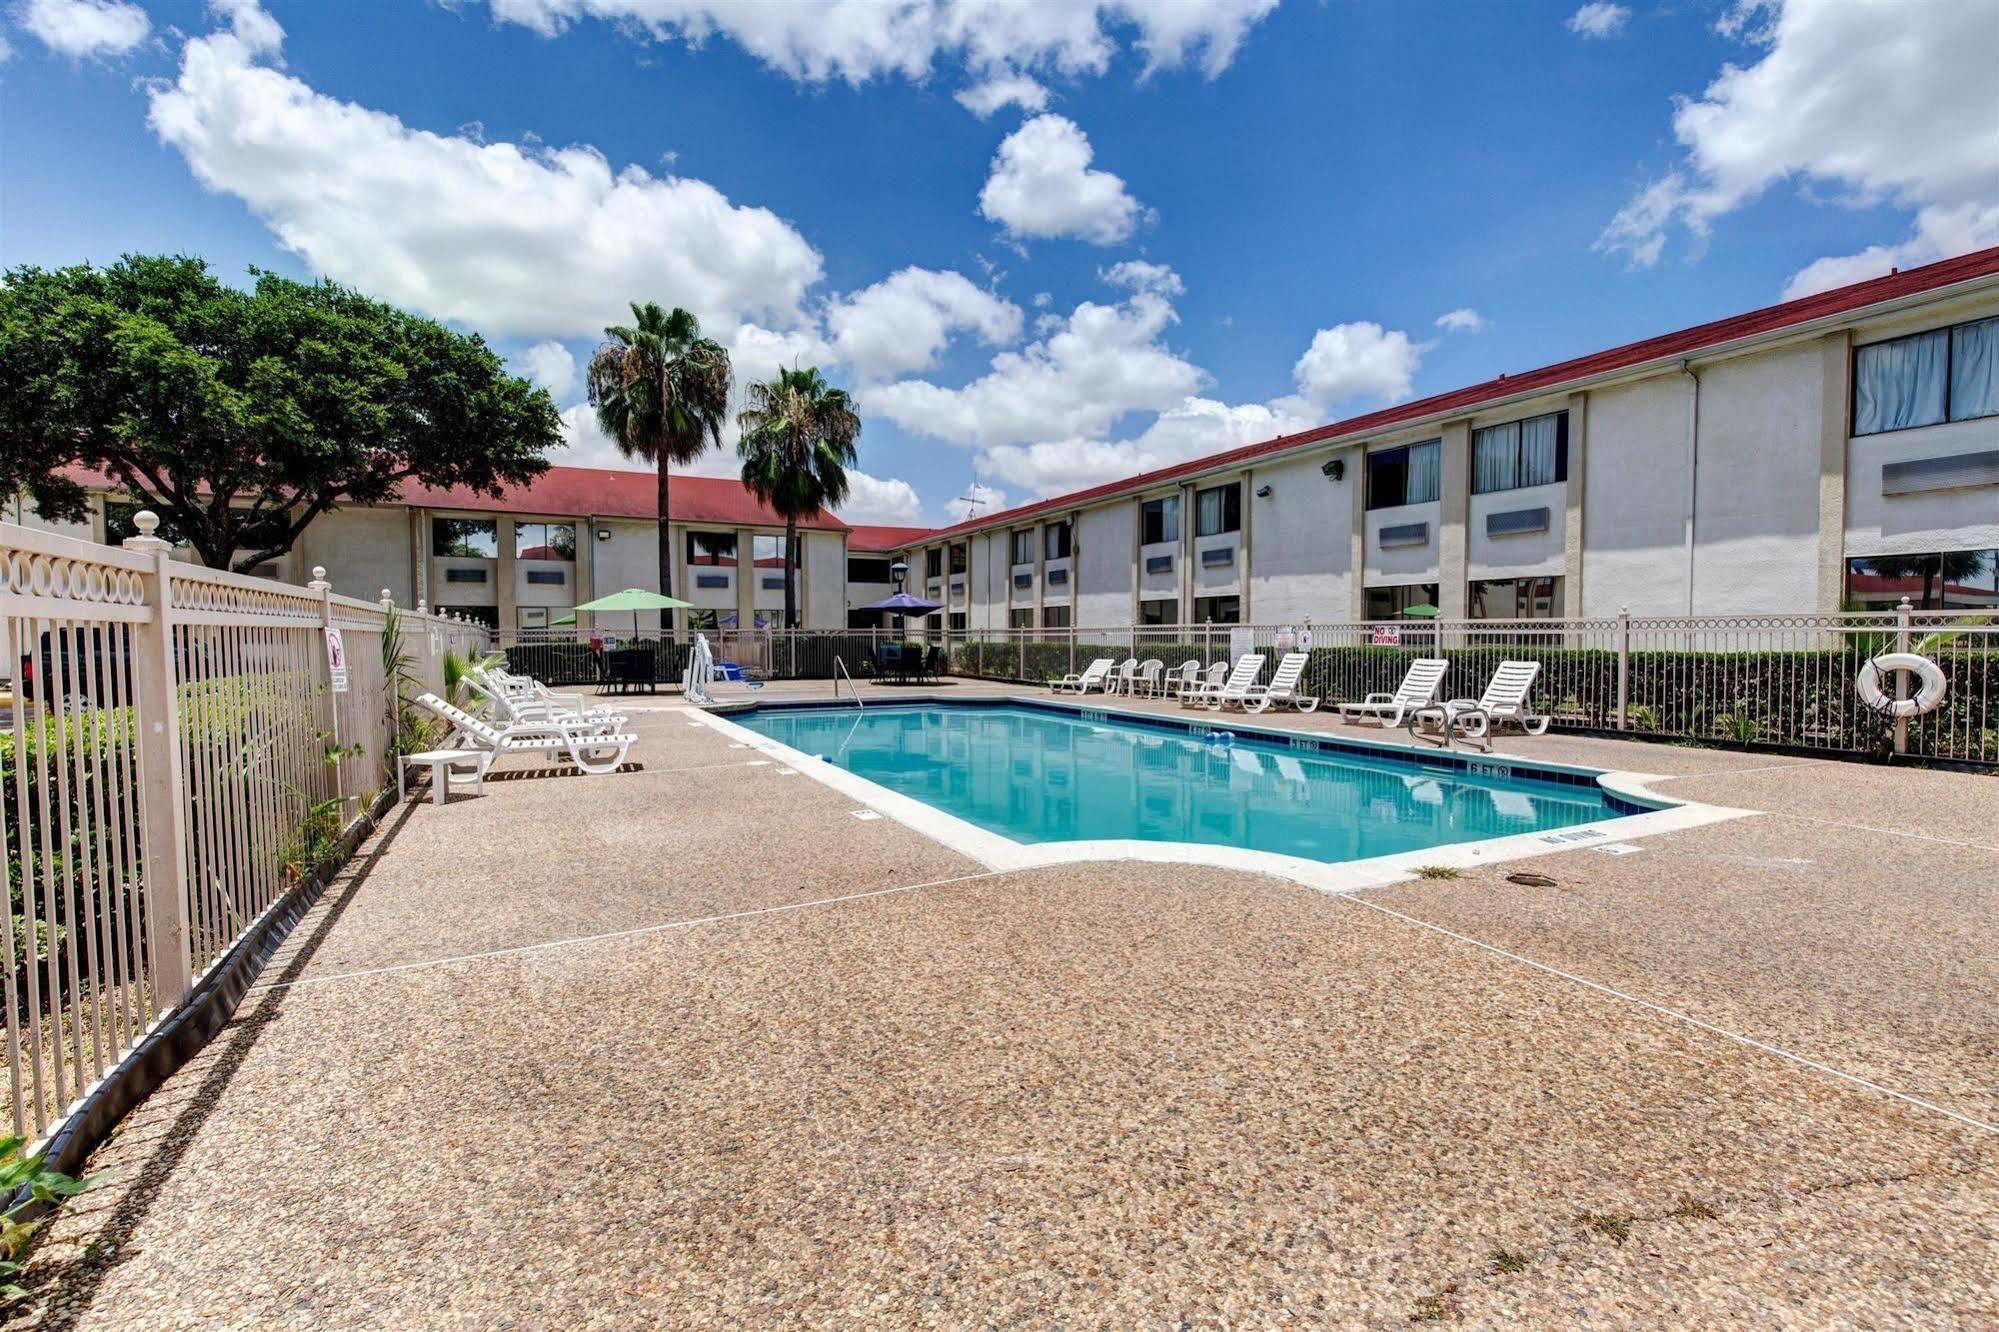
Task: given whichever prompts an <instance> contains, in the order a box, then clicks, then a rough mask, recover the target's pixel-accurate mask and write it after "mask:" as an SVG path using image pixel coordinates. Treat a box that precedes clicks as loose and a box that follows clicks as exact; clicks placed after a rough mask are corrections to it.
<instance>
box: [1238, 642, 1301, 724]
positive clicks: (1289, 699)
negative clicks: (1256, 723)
mask: <svg viewBox="0 0 1999 1332" xmlns="http://www.w3.org/2000/svg"><path fill="white" fill-rule="evenodd" d="M1311 659H1312V658H1311V655H1310V654H1309V653H1304V652H1287V653H1285V654H1284V655H1283V657H1281V658H1279V660H1278V662H1277V670H1276V671H1275V672H1274V673H1273V674H1272V675H1271V677H1270V683H1269V684H1267V685H1261V686H1257V687H1254V688H1252V689H1251V690H1250V691H1249V698H1248V700H1247V702H1246V704H1245V706H1246V708H1254V709H1255V710H1256V711H1258V712H1268V711H1270V709H1271V707H1272V705H1274V704H1278V703H1287V704H1289V705H1290V706H1292V707H1294V708H1296V709H1297V710H1298V711H1300V712H1314V711H1317V710H1318V707H1319V700H1318V699H1317V698H1315V697H1309V696H1307V695H1305V694H1301V693H1299V692H1298V686H1299V683H1300V682H1301V681H1302V680H1303V679H1304V678H1305V666H1306V664H1307V663H1309V662H1310V661H1311Z"/></svg>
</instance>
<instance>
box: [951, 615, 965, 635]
mask: <svg viewBox="0 0 1999 1332" xmlns="http://www.w3.org/2000/svg"><path fill="white" fill-rule="evenodd" d="M951 632H952V633H954V634H962V633H964V632H965V612H963V611H952V612H951Z"/></svg>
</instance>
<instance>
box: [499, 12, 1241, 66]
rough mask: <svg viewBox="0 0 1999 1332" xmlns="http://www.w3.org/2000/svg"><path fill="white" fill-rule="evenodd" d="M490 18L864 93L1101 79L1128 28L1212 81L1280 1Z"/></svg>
mask: <svg viewBox="0 0 1999 1332" xmlns="http://www.w3.org/2000/svg"><path fill="white" fill-rule="evenodd" d="M491 5H492V12H493V16H494V17H495V18H496V19H499V20H501V21H504V22H510V23H519V24H524V25H525V26H527V27H529V28H532V29H534V30H535V31H536V32H539V33H541V34H542V35H543V36H554V35H555V34H557V33H559V32H561V31H562V30H563V29H564V28H566V27H568V26H569V25H570V24H571V23H574V22H576V21H578V20H579V19H585V18H594V19H601V20H606V21H610V22H615V23H620V24H622V25H624V26H626V27H627V28H628V30H631V31H634V32H637V33H640V34H642V35H647V36H650V37H652V38H653V39H655V40H667V39H671V38H675V37H678V38H680V39H681V40H684V41H686V42H688V43H690V44H697V43H699V42H701V41H703V40H705V39H706V38H708V37H710V36H712V35H715V34H718V33H719V34H720V35H722V36H723V37H726V38H728V39H729V40H731V41H734V42H735V43H737V44H738V45H739V46H741V47H742V48H743V49H744V50H746V51H748V52H750V53H751V54H752V55H754V56H755V57H756V58H757V59H759V60H761V61H763V62H764V63H765V64H767V65H769V66H771V67H772V68H773V69H776V70H778V71H779V72H781V73H783V74H786V75H789V76H790V77H792V78H795V79H802V80H806V81H809V82H814V83H817V82H823V81H825V80H827V79H834V78H838V79H844V80H845V81H847V82H848V83H852V84H861V83H865V82H867V81H868V80H869V79H872V78H876V77H878V76H882V75H901V76H902V77H904V78H908V79H913V80H921V79H923V78H924V77H925V76H927V75H928V74H929V73H930V71H931V68H932V66H933V65H934V64H935V63H936V62H938V61H940V60H955V61H957V62H959V63H961V64H962V65H964V67H965V68H967V69H969V70H971V71H972V72H973V73H974V74H976V75H978V76H980V77H993V76H1000V75H1006V74H1009V73H1018V72H1021V71H1026V70H1031V69H1048V70H1053V71H1057V72H1060V73H1063V74H1069V75H1077V74H1101V73H1102V72H1103V71H1104V69H1105V68H1106V67H1107V66H1108V65H1109V64H1110V60H1111V57H1112V56H1113V55H1115V54H1116V53H1117V51H1118V48H1119V42H1118V39H1117V36H1116V35H1115V33H1116V30H1118V29H1122V28H1127V27H1129V28H1132V29H1135V30H1136V35H1135V39H1134V42H1133V44H1134V45H1135V46H1136V47H1137V48H1138V50H1139V51H1140V52H1142V53H1143V54H1144V56H1145V69H1146V72H1147V73H1148V74H1149V73H1151V72H1153V71H1154V70H1159V69H1170V68H1174V67H1177V66H1180V65H1184V64H1194V65H1197V66H1198V67H1199V68H1200V70H1201V72H1202V73H1204V74H1205V75H1207V76H1208V77H1209V78H1214V77H1215V76H1216V75H1218V74H1220V73H1221V72H1222V71H1223V70H1225V69H1227V68H1228V65H1229V62H1230V61H1231V60H1232V59H1234V57H1235V52H1236V48H1237V47H1238V46H1239V45H1240V44H1241V42H1242V39H1243V37H1244V35H1245V34H1246V33H1247V32H1248V31H1249V29H1250V28H1251V27H1253V26H1255V24H1256V23H1257V21H1258V20H1259V19H1261V18H1262V17H1263V16H1264V15H1265V14H1267V13H1269V12H1270V11H1271V10H1272V9H1274V8H1276V7H1277V0H1074V2H1073V3H1023V0H836V2H835V3H830V4H819V5H808V4H799V3H785V2H783V0H768V2H767V3H727V2H726V0H491Z"/></svg>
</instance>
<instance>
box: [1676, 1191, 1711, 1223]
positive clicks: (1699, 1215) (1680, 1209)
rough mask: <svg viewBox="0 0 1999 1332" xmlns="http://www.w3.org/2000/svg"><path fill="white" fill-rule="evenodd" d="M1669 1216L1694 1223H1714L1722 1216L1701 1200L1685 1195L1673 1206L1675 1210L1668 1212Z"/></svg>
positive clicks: (1689, 1194)
mask: <svg viewBox="0 0 1999 1332" xmlns="http://www.w3.org/2000/svg"><path fill="white" fill-rule="evenodd" d="M1667 1215H1668V1216H1679V1217H1686V1218H1688V1219H1690V1220H1694V1221H1712V1220H1714V1219H1715V1218H1716V1217H1718V1216H1720V1215H1721V1213H1720V1212H1717V1211H1715V1210H1714V1208H1712V1207H1709V1206H1708V1205H1707V1204H1706V1203H1704V1202H1702V1201H1701V1200H1700V1199H1699V1198H1696V1197H1694V1195H1693V1194H1691V1193H1683V1194H1681V1195H1680V1200H1679V1202H1677V1203H1675V1204H1673V1210H1672V1211H1670V1212H1668V1213H1667Z"/></svg>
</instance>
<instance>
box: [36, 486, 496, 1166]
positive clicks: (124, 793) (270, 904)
mask: <svg viewBox="0 0 1999 1332" xmlns="http://www.w3.org/2000/svg"><path fill="white" fill-rule="evenodd" d="M141 526H142V528H143V529H144V530H146V531H147V532H148V533H150V531H151V529H152V527H153V526H154V524H153V523H152V522H151V516H150V515H141ZM329 630H333V631H336V633H337V636H338V638H339V639H340V642H341V646H342V647H343V649H344V666H345V672H344V674H345V678H344V681H336V680H335V678H334V672H333V669H332V665H331V662H330V651H329V637H330V636H329V633H328V631H329ZM483 642H484V633H483V631H482V630H480V629H479V628H478V627H477V626H474V625H470V624H465V623H462V622H457V621H451V620H444V619H438V618H435V617H427V616H416V615H411V614H407V613H404V614H397V613H395V612H393V611H392V610H391V608H390V607H389V606H388V604H387V602H386V600H385V601H383V602H380V603H377V602H365V601H357V600H354V599H352V598H349V597H340V596H335V595H333V594H332V593H331V591H330V590H329V588H328V586H327V584H326V583H325V581H324V578H323V574H321V573H320V571H315V581H314V583H313V584H312V585H311V586H310V587H303V588H301V587H296V586H292V585H290V584H286V583H278V582H273V581H270V580H267V579H261V578H252V577H247V576H244V575H241V574H234V573H228V572H224V571H220V570H214V569H206V568H202V567H200V566H198V565H191V564H187V563H184V562H181V561H178V560H175V559H173V558H172V554H171V551H170V549H169V547H168V546H167V544H166V543H165V542H164V541H160V540H158V539H156V538H154V537H152V536H150V535H145V536H140V537H135V538H133V539H131V540H129V541H127V542H126V543H125V546H124V548H115V547H109V546H101V545H97V544H94V543H91V542H86V541H78V540H74V539H71V538H67V537H62V536H56V535H53V534H51V533H47V532H41V531H35V530H30V529H27V528H21V527H14V526H9V525H5V524H0V654H4V655H0V678H7V679H9V680H10V683H11V702H10V704H9V705H8V706H7V708H6V711H5V717H4V726H0V842H4V844H5V846H6V850H7V874H8V892H9V898H10V901H9V910H8V911H7V913H6V916H5V919H4V921H0V947H4V948H5V950H6V955H7V958H8V961H9V965H8V966H7V967H6V969H5V976H4V988H5V994H4V1000H5V1003H6V1006H7V1024H6V1026H7V1033H6V1037H7V1053H6V1058H7V1066H8V1075H9V1086H10V1093H11V1097H10V1099H11V1105H10V1111H11V1114H12V1116H13V1122H14V1131H15V1132H16V1133H19V1134H22V1135H24V1136H30V1137H39V1136H42V1135H44V1134H45V1133H47V1132H48V1131H49V1130H50V1128H51V1126H52V1125H55V1124H58V1123H59V1122H60V1121H61V1120H62V1119H63V1117H64V1116H65V1114H66V1113H67V1112H68V1111H69V1109H70V1108H71V1107H72V1106H74V1105H75V1104H76V1103H77V1101H78V1099H79V1098H80V1097H81V1096H83V1095H84V1094H85V1093H87V1092H88V1091H89V1090H90V1089H91V1087H92V1086H93V1085H94V1084H96V1083H97V1082H98V1081H99V1080H100V1079H102V1078H104V1076H105V1075H106V1074H107V1073H108V1072H110V1071H111V1070H112V1069H113V1068H114V1067H115V1066H116V1065H117V1064H118V1063H119V1061H120V1060H121V1059H122V1058H124V1056H125V1055H126V1054H128V1053H129V1052H130V1051H131V1050H132V1049H133V1048H134V1046H136V1045H137V1044H138V1042H139V1041H140V1040H141V1039H142V1038H143V1037H144V1035H145V1034H146V1032H147V1031H148V1030H149V1029H151V1028H152V1027H153V1026H154V1025H155V1024H156V1023H158V1022H159V1021H161V1020H163V1019H164V1018H166V1017H168V1016H170V1015H171V1014H172V1012H173V1011H174V1010H175V1009H176V1008H177V1007H178V1006H179V1005H181V1004H182V1003H184V1002H185V1001H186V999H187V997H188V996H189V995H190V993H192V992H193V990H194V988H195V987H196V985H197V983H198V982H199V981H200V978H201V977H202V976H203V974H204V973H205V972H207V971H208V970H209V969H210V968H212V967H214V966H215V965H216V964H217V962H218V961H219V960H221V959H222V958H223V957H224V956H225V955H226V954H228V952H229V951H230V949H231V948H232V947H233V946H234V945H235V944H236V942H237V941H238V940H239V939H241V938H243V937H244V935H245V933H246V931H248V930H249V929H251V928H252V927H253V926H254V925H255V924H256V923H257V922H258V921H259V919H260V918H261V917H263V916H264V915H265V914H266V913H267V912H270V911H271V910H272V909H273V908H274V906H275V905H276V904H277V903H279V902H280V900H281V899H283V898H284V897H285V896H286V894H287V893H288V892H289V891H290V889H291V888H292V887H293V886H294V885H296V884H297V883H299V882H300V881H301V880H302V879H303V878H304V877H305V876H307V875H308V874H310V873H311V872H312V871H313V869H314V868H315V867H316V865H317V864H318V863H319V861H320V860H321V859H323V858H324V856H325V855H326V854H328V853H329V852H330V851H331V850H332V849H333V847H334V845H335V844H336V843H337V841H338V839H339V838H340V837H341V836H342V835H343V834H344V833H345V832H346V830H347V829H348V828H349V826H350V825H351V824H352V823H353V822H354V820H355V819H357V818H358V817H360V815H361V813H362V811H363V810H364V809H365V808H366V807H367V806H368V805H369V804H370V802H371V801H372V800H373V798H374V797H375V796H376V795H378V794H379V793H380V792H382V791H383V790H385V789H386V788H388V787H390V786H392V785H393V784H394V781H395V775H394V771H393V755H394V752H395V748H396V746H397V745H398V744H399V743H406V742H407V739H408V737H407V736H406V735H405V734H404V730H405V727H404V725H403V722H402V716H403V709H402V708H401V707H400V706H399V703H398V700H397V691H398V689H403V690H407V689H408V688H410V687H412V686H414V685H417V684H421V685H423V686H424V687H428V688H432V689H435V688H438V687H439V685H440V684H441V681H442V670H443V658H444V654H445V653H446V652H447V651H449V650H454V649H455V650H458V651H461V652H467V653H469V652H474V651H477V650H479V649H480V648H481V647H482V646H483ZM398 644H400V648H399V650H397V651H393V652H391V651H385V648H388V649H396V648H397V645H398Z"/></svg>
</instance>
